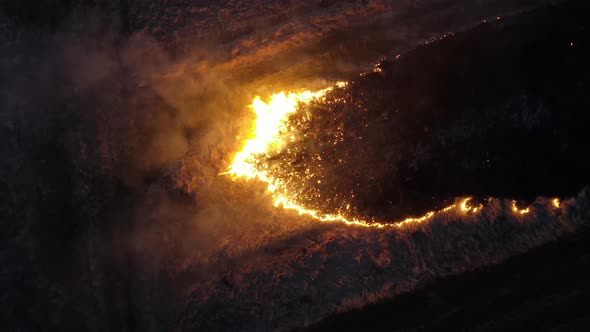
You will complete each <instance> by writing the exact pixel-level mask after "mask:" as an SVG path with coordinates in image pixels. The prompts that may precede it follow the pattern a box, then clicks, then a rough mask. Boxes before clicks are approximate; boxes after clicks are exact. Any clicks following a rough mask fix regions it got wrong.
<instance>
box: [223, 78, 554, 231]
mask: <svg viewBox="0 0 590 332" xmlns="http://www.w3.org/2000/svg"><path fill="white" fill-rule="evenodd" d="M346 85H347V83H346V82H337V83H336V84H335V86H336V87H339V88H343V87H345V86H346ZM333 89H334V87H329V88H326V89H323V90H319V91H315V92H312V91H301V92H280V93H276V94H274V95H272V96H271V97H270V98H269V100H268V101H267V102H264V101H263V100H262V99H261V98H260V97H258V96H257V97H255V98H254V100H253V101H252V104H250V106H249V108H250V109H251V110H252V111H253V112H254V114H255V116H256V120H255V121H254V123H253V127H252V131H251V134H250V136H249V138H248V139H246V141H245V142H244V145H243V147H242V149H241V151H240V152H238V153H237V154H236V155H235V156H234V158H233V161H232V163H231V165H230V167H229V168H228V170H227V171H226V172H224V173H222V174H225V175H229V176H231V177H232V179H233V180H236V179H237V178H244V179H247V180H251V179H258V180H259V181H262V182H264V183H266V184H267V191H268V193H269V194H270V195H271V196H272V198H273V203H274V205H275V206H276V207H282V208H284V209H287V210H293V211H296V212H297V213H298V214H299V215H307V216H310V217H312V218H314V219H316V220H319V221H322V222H341V223H344V224H347V225H354V226H362V227H374V228H385V227H403V226H405V225H407V224H415V223H422V222H424V221H427V220H430V219H432V218H433V217H434V216H435V215H436V214H438V213H447V212H449V211H451V210H456V211H458V212H459V213H462V214H468V213H477V212H478V211H481V210H482V209H483V205H482V204H479V205H478V206H471V205H469V202H470V201H471V198H470V197H469V198H464V199H463V200H462V201H461V202H460V203H459V204H453V205H450V206H447V207H445V208H443V209H441V210H438V211H430V212H428V213H426V214H425V215H423V216H421V217H415V218H407V219H405V220H401V221H397V222H387V223H383V222H377V221H374V220H371V221H365V220H361V219H358V218H352V217H348V216H346V215H344V214H342V213H338V214H330V213H323V212H321V211H319V210H314V209H310V208H307V207H305V206H303V205H302V204H300V203H299V202H298V199H297V195H296V194H293V193H291V192H290V191H289V188H287V186H286V184H285V181H283V180H282V179H281V178H278V177H275V176H273V175H272V173H271V170H270V168H269V165H268V164H267V163H265V162H264V161H265V158H268V157H269V156H271V155H272V154H273V153H277V152H280V151H281V149H283V147H284V146H285V145H286V144H287V143H288V142H290V141H292V140H293V139H294V138H295V137H296V135H297V128H293V127H292V126H291V125H289V123H288V119H289V116H290V115H291V114H294V113H295V112H297V110H298V109H299V107H300V106H301V105H302V104H306V103H309V102H311V101H312V100H314V99H319V100H321V99H322V98H324V97H325V95H326V94H327V93H328V92H330V91H332V90H333ZM553 204H554V205H555V206H557V207H558V206H559V201H558V200H557V199H556V200H554V201H553ZM348 207H349V206H347V210H348ZM513 210H514V212H515V213H518V214H521V215H523V214H526V213H529V212H530V210H529V208H526V209H522V210H521V209H518V208H517V207H516V202H513Z"/></svg>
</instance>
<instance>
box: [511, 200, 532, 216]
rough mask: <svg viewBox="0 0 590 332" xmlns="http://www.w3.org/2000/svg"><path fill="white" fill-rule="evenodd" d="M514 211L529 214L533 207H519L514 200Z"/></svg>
mask: <svg viewBox="0 0 590 332" xmlns="http://www.w3.org/2000/svg"><path fill="white" fill-rule="evenodd" d="M512 211H514V213H517V214H521V215H522V214H527V213H529V212H531V209H530V207H527V208H526V209H519V208H518V207H517V206H516V201H512Z"/></svg>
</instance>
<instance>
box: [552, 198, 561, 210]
mask: <svg viewBox="0 0 590 332" xmlns="http://www.w3.org/2000/svg"><path fill="white" fill-rule="evenodd" d="M551 203H553V206H555V207H556V208H559V206H560V205H561V203H560V202H559V198H554V199H553V200H552V201H551Z"/></svg>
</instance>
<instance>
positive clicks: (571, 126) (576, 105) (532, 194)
mask: <svg viewBox="0 0 590 332" xmlns="http://www.w3.org/2000/svg"><path fill="white" fill-rule="evenodd" d="M586 9H588V5H586V4H585V3H582V2H568V3H566V4H562V5H554V6H550V7H547V8H544V9H541V10H537V11H534V12H530V13H525V14H522V15H517V16H513V17H505V18H499V19H497V20H494V21H490V22H487V23H485V24H482V25H480V26H479V27H477V28H475V29H473V30H470V31H467V32H463V33H458V34H456V35H450V36H448V37H447V38H444V39H443V40H441V41H438V42H436V43H431V44H429V45H425V46H423V47H419V48H418V49H416V50H415V51H412V52H409V53H408V54H402V55H401V57H400V58H399V59H391V60H385V61H383V62H381V63H380V64H378V65H377V66H376V71H378V72H371V73H368V74H366V75H365V76H363V77H361V78H358V79H355V80H354V82H353V83H351V85H350V86H349V87H347V88H344V89H338V90H336V91H335V92H333V93H331V94H330V95H329V96H328V98H327V100H326V102H323V103H322V102H320V103H317V104H315V105H313V106H311V107H312V111H313V112H314V114H316V118H314V119H313V120H311V121H308V122H306V125H307V129H306V131H305V133H306V137H305V139H303V140H302V141H299V142H297V143H295V144H294V148H296V149H299V151H303V152H302V153H300V154H299V155H297V156H296V157H295V158H293V157H292V156H290V155H288V156H286V157H285V158H284V159H281V162H288V163H289V164H290V167H289V168H291V167H293V166H294V167H296V168H297V167H299V168H301V169H302V170H303V169H304V168H307V167H308V165H310V164H311V165H313V166H312V167H311V169H312V170H317V169H320V170H322V171H320V172H319V173H320V176H319V177H320V178H321V179H322V182H321V184H317V185H316V184H315V182H314V184H313V185H312V186H310V187H306V185H307V184H308V183H306V182H305V181H302V180H301V179H300V178H298V177H297V175H296V176H295V178H294V180H293V186H300V187H301V189H302V190H303V191H304V192H306V193H307V194H308V196H307V197H309V198H310V199H309V202H308V204H310V205H314V204H319V205H323V204H324V203H323V201H322V200H318V199H316V197H317V196H316V194H317V193H321V195H322V197H336V198H337V199H336V200H335V202H331V203H330V204H331V205H332V207H333V208H334V209H338V208H340V207H342V206H343V205H345V204H346V203H347V202H349V201H351V204H350V205H351V206H354V207H357V208H358V211H357V212H358V214H360V215H362V216H372V217H377V218H378V219H380V220H387V219H394V220H395V219H396V218H400V217H405V216H408V215H416V214H420V213H424V212H425V211H427V210H428V209H431V208H432V206H433V205H436V206H438V207H442V206H443V205H444V202H446V201H447V200H448V199H450V198H453V197H456V196H460V195H468V196H472V195H475V196H478V197H481V198H484V197H488V196H494V197H509V198H514V199H517V200H524V201H527V202H531V201H532V200H534V198H536V197H537V196H542V195H544V196H568V195H573V194H575V193H577V192H578V191H579V190H580V189H581V188H582V187H583V186H584V185H585V184H587V183H589V182H590V173H589V172H588V169H590V155H588V154H587V153H585V151H586V150H587V147H588V144H589V143H590V135H588V123H589V121H590V98H588V89H589V88H590V64H589V62H588V61H587V59H589V58H590V30H589V28H590V23H589V21H588V19H587V18H586V17H585V15H584V14H582V13H583V12H584V10H586ZM343 101H344V102H343ZM295 121H304V122H305V120H302V119H298V118H295ZM339 137H341V138H342V141H341V142H340V141H339ZM318 156H319V157H320V158H317V157H318ZM300 174H304V173H303V172H301V173H300ZM349 193H353V194H354V198H353V199H352V200H351V199H350V197H351V195H350V194H349ZM343 202H344V203H343Z"/></svg>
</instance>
